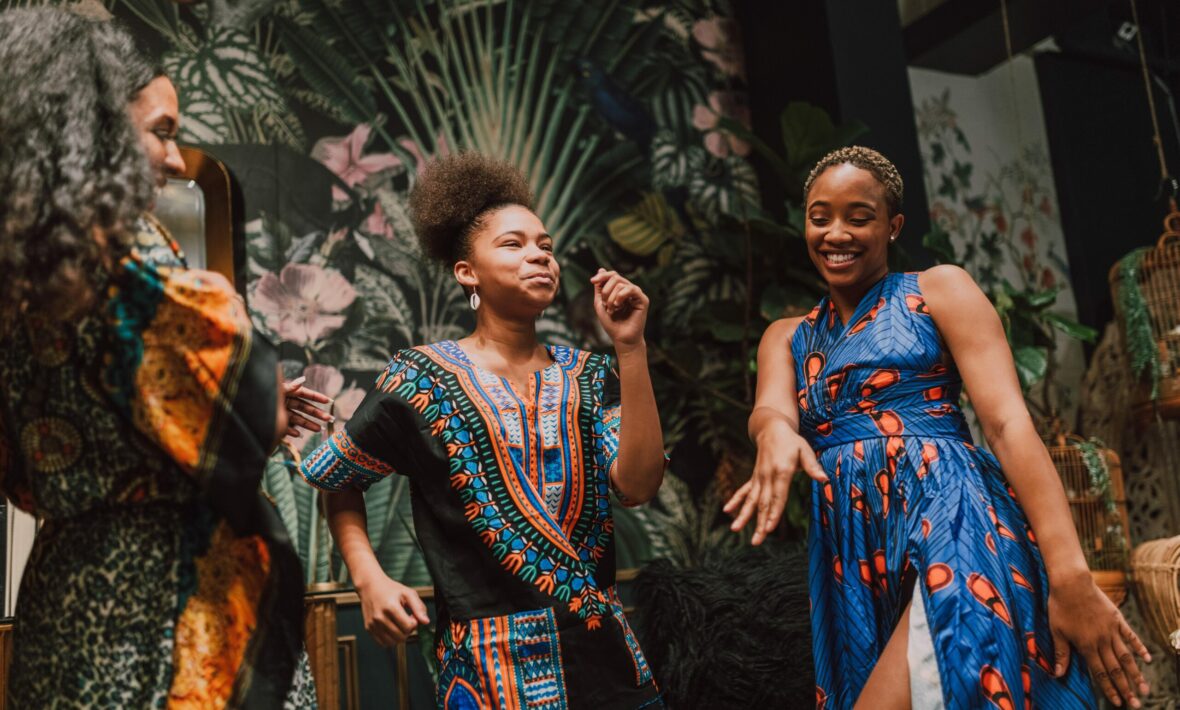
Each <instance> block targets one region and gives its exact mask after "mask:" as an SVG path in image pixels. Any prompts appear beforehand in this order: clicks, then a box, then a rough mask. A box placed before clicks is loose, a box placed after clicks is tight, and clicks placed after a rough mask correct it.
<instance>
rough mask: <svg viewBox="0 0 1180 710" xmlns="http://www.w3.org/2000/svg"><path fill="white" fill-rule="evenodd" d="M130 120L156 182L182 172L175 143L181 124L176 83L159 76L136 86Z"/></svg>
mask: <svg viewBox="0 0 1180 710" xmlns="http://www.w3.org/2000/svg"><path fill="white" fill-rule="evenodd" d="M129 110H130V113H131V121H132V124H133V125H134V126H135V131H136V133H138V134H139V142H140V143H141V144H142V145H143V152H144V154H145V155H147V158H148V162H149V163H151V166H152V175H153V177H154V178H155V181H156V186H157V187H163V186H164V185H165V184H167V182H168V178H169V176H173V175H179V174H180V173H182V172H184V158H182V157H181V156H180V149H179V148H178V147H177V145H176V132H177V130H179V128H180V106H179V103H178V101H177V98H176V87H174V86H173V85H172V82H171V81H170V80H169V79H168V77H166V76H158V77H156V78H155V79H152V81H151V82H150V83H149V84H148V85H147V86H145V87H143V88H142V89H140V90H139V93H138V94H136V95H135V98H134V99H133V100H132V101H131V106H130V109H129Z"/></svg>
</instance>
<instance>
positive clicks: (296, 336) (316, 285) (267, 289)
mask: <svg viewBox="0 0 1180 710" xmlns="http://www.w3.org/2000/svg"><path fill="white" fill-rule="evenodd" d="M355 300H356V289H354V288H353V287H352V284H350V283H348V280H347V279H345V278H344V277H343V276H341V275H340V272H339V271H335V270H333V269H324V268H321V267H319V266H315V265H312V264H287V265H286V266H284V267H283V270H282V272H280V273H279V275H278V276H275V275H274V274H273V273H269V272H268V273H266V274H264V275H263V276H262V278H261V279H259V280H258V284H257V285H256V286H255V287H254V293H253V297H252V299H251V301H252V304H251V305H253V306H254V309H255V310H257V311H258V312H259V313H260V314H261V315H262V317H263V318H264V320H265V322H266V327H268V328H270V329H271V330H273V331H274V332H275V333H277V334H278V336H279V337H280V338H282V339H283V340H284V341H288V342H292V343H295V344H296V345H300V346H303V345H307V344H308V343H313V342H315V341H317V340H320V339H321V338H323V337H325V336H327V335H329V334H330V333H332V332H334V331H336V330H337V329H338V328H340V326H342V325H344V320H345V316H344V315H343V313H342V312H343V311H344V309H346V308H348V307H349V306H350V305H352V302H353V301H355Z"/></svg>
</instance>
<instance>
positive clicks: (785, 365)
mask: <svg viewBox="0 0 1180 710" xmlns="http://www.w3.org/2000/svg"><path fill="white" fill-rule="evenodd" d="M802 320H803V319H802V318H785V319H783V320H780V321H775V322H774V323H771V324H770V327H769V328H767V329H766V332H765V333H764V334H763V335H762V342H761V343H760V344H759V345H758V391H757V394H756V395H755V398H754V411H753V412H751V414H750V423H749V432H750V439H751V441H753V442H754V445H755V446H756V447H757V448H758V454H757V458H756V459H755V461H754V473H753V475H751V476H750V480H749V481H747V482H746V483H745V485H743V486H742V487H741V488H739V489H738V490H737V492H736V493H734V494H733V497H732V498H730V499H729V501H728V502H727V503H726V504H725V508H724V510H725V512H726V513H729V514H730V515H733V516H734V521H733V525H732V526H731V528H732V529H733V530H734V531H737V530H741V529H742V528H743V527H745V525H746V523H748V522H749V521H750V518H751V517H752V516H753V515H754V513H755V512H757V514H758V523H757V526H756V527H755V528H754V537H753V539H752V540H751V542H752V543H753V544H755V545H759V544H761V543H762V541H763V540H765V539H766V536H767V535H768V534H770V533H771V532H772V531H773V530H774V529H775V528H776V527H778V523H779V520H781V519H782V514H783V509H784V508H785V507H786V505H787V494H788V493H789V491H790V489H791V480H792V479H793V478H794V477H795V473H796V472H797V471H799V470H803V471H806V472H807V475H809V476H811V477H812V478H813V479H815V480H817V481H827V480H828V477H827V474H825V473H824V471H823V468H821V467H820V465H819V462H818V461H816V458H815V453H814V452H813V451H812V450H811V447H810V446H808V445H807V442H806V441H804V440H803V437H802V436H800V435H799V404H798V401H797V400H796V399H795V366H794V361H793V359H792V357H791V337H792V336H793V335H794V334H795V329H796V328H798V327H799V323H800V322H801V321H802Z"/></svg>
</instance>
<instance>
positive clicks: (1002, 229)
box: [994, 208, 1008, 234]
mask: <svg viewBox="0 0 1180 710" xmlns="http://www.w3.org/2000/svg"><path fill="white" fill-rule="evenodd" d="M994 219H995V223H996V231H997V232H999V233H1000V234H1004V233H1006V232H1007V231H1008V220H1007V219H1005V218H1004V213H1003V212H1001V211H1000V210H999V208H996V216H995V218H994Z"/></svg>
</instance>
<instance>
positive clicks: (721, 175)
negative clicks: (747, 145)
mask: <svg viewBox="0 0 1180 710" xmlns="http://www.w3.org/2000/svg"><path fill="white" fill-rule="evenodd" d="M689 160H690V165H691V170H692V179H691V180H690V181H689V183H688V194H689V196H690V197H691V198H692V200H693V204H695V205H696V206H697V207H698V208H699V209H700V211H701V214H703V215H704V217H705V219H707V220H708V221H709V222H711V223H716V222H717V220H719V219H720V218H721V216H722V215H732V216H735V217H743V216H749V214H750V213H752V212H753V211H754V208H755V207H757V205H758V201H759V195H758V176H757V175H756V174H755V173H754V168H752V167H751V166H750V164H749V163H748V162H746V160H745V159H743V158H741V157H740V156H737V155H730V156H728V157H726V158H713V157H710V156H709V155H708V154H707V153H705V151H704V149H701V148H696V149H694V150H693V151H692V152H691V153H690V158H689Z"/></svg>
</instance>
